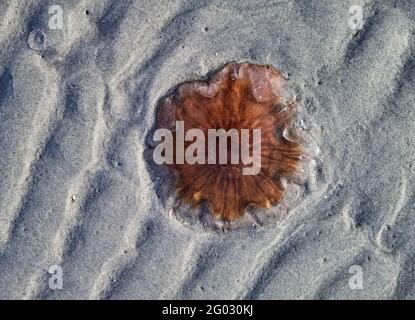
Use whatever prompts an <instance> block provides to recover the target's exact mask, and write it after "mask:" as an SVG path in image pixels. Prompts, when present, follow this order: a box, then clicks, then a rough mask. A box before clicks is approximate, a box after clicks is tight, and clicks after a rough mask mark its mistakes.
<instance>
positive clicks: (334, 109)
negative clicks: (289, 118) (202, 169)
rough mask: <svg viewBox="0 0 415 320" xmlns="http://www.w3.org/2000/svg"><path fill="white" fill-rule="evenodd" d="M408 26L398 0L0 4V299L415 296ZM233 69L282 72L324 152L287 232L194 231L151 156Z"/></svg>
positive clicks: (412, 18) (410, 7)
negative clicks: (181, 91) (166, 103)
mask: <svg viewBox="0 0 415 320" xmlns="http://www.w3.org/2000/svg"><path fill="white" fill-rule="evenodd" d="M352 5H357V6H360V8H361V9H362V13H363V23H362V28H361V29H360V30H356V29H353V28H352V27H351V25H350V21H349V20H350V16H351V13H350V11H349V10H350V7H351V6H352ZM60 16H61V17H62V21H60V20H59V18H60ZM60 22H61V23H60ZM414 32H415V4H414V3H413V2H411V1H404V0H402V1H386V0H385V1H369V0H367V1H363V0H353V1H342V0H336V1H329V0H327V1H322V0H318V1H317V0H316V1H309V0H297V1H268V0H263V1H262V0H257V1H248V0H244V1H236V0H235V1H219V0H218V1H216V0H214V1H202V0H194V1H192V0H191V1H184V0H168V1H132V0H125V1H115V0H106V1H98V0H93V1H91V0H88V1H72V0H66V1H33V0H32V1H23V0H22V1H12V0H2V1H1V2H0V299H413V298H415V287H414V277H415V273H414V260H415V251H414V249H413V248H414V247H415V233H414V228H415V216H414V212H415V206H414V203H415V201H414V200H415V198H414V197H415V194H414V192H415V181H414V170H415V169H414V165H413V163H414V150H415V138H414V137H415V60H414V59H415V58H414V57H415V56H414V53H415V51H414V50H415V48H414V43H415V42H414V36H415V33H414ZM231 61H238V62H244V61H249V62H255V63H263V64H272V65H273V66H275V67H276V68H278V69H279V70H282V71H283V72H285V73H286V75H287V77H288V78H289V80H288V85H289V87H290V89H291V90H292V91H293V92H295V93H296V94H297V95H298V97H299V98H300V101H301V103H300V104H301V108H302V109H303V110H304V114H305V115H306V116H305V118H304V127H305V128H306V130H308V131H309V132H310V134H313V136H314V139H315V142H316V144H317V145H318V148H319V150H320V151H319V153H318V155H317V156H316V158H315V159H314V168H313V170H312V172H311V174H310V181H309V183H308V185H307V192H306V193H305V194H304V196H302V198H301V199H300V200H301V201H299V203H298V204H297V205H296V206H295V207H294V208H293V209H292V210H291V211H290V212H289V215H288V216H287V217H286V218H285V219H284V220H283V221H280V222H275V223H272V224H270V225H267V226H261V225H258V226H255V227H252V228H236V229H232V230H224V231H217V230H209V229H200V228H198V227H197V226H192V225H189V224H184V223H182V222H181V221H180V220H177V219H175V218H174V216H172V215H171V213H170V208H169V207H168V205H166V203H167V202H168V201H169V200H168V197H169V196H168V195H167V194H166V191H165V190H166V185H167V178H163V177H159V176H157V174H155V173H154V172H152V169H153V168H152V167H151V166H149V165H148V162H147V161H146V157H145V152H146V150H147V149H148V144H149V142H148V139H149V132H151V130H152V128H153V126H154V121H155V115H156V111H157V107H158V105H159V102H160V101H161V99H162V98H163V97H165V96H166V95H167V94H168V93H169V92H170V91H171V90H172V88H175V87H176V86H177V85H179V84H180V83H182V82H184V81H189V80H197V79H204V78H205V77H206V75H207V74H209V73H210V72H212V70H217V69H218V68H220V67H222V66H223V65H224V64H226V63H228V62H231ZM270 210H271V211H272V210H273V209H270ZM51 266H55V267H52V268H51ZM54 268H55V269H54ZM56 268H58V270H60V271H61V276H62V288H56V287H53V284H54V282H53V283H52V286H51V284H50V282H51V281H50V280H51V277H52V276H53V275H52V274H51V273H53V270H57V269H56ZM50 272H51V273H50Z"/></svg>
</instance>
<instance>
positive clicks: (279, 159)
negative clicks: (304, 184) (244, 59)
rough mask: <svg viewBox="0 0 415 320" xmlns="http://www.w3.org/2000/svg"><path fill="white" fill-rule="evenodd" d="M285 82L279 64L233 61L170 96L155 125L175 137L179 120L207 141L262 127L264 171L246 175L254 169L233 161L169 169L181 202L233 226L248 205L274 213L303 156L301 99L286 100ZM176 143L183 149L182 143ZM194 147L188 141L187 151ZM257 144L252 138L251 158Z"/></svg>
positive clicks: (250, 141) (261, 154) (180, 165)
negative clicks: (298, 118) (202, 207)
mask: <svg viewBox="0 0 415 320" xmlns="http://www.w3.org/2000/svg"><path fill="white" fill-rule="evenodd" d="M285 83H286V81H285V79H284V77H283V75H282V73H281V72H280V71H278V70H276V69H275V68H273V67H272V66H269V65H256V64H252V63H230V64H228V65H226V66H225V67H223V68H222V69H221V70H219V71H218V72H216V73H215V74H213V75H212V76H211V77H210V78H209V79H208V80H207V81H194V82H188V83H184V84H182V85H180V86H179V87H178V89H177V90H176V92H175V93H173V94H172V95H170V96H168V97H167V98H166V99H164V101H163V102H162V103H161V106H160V109H159V111H158V113H157V119H156V127H157V128H165V129H169V130H172V132H173V133H172V134H173V136H174V137H176V134H177V132H175V128H176V127H175V123H176V122H177V121H183V124H184V130H185V132H187V131H188V130H190V129H192V128H197V129H200V130H202V131H203V132H204V133H205V137H208V129H217V130H218V129H225V130H226V131H228V130H230V129H237V130H238V132H239V133H240V132H241V130H242V129H249V130H250V131H249V132H252V131H253V129H260V130H261V141H260V145H261V148H260V157H261V159H260V163H261V167H260V170H259V172H258V173H257V174H254V175H246V174H243V168H245V167H247V166H249V165H248V164H244V163H243V162H240V163H237V164H233V163H231V162H230V161H229V158H230V156H229V157H228V159H227V161H228V162H227V163H224V164H223V163H222V164H218V163H215V164H208V161H205V163H202V164H200V163H195V164H189V163H182V164H178V163H179V162H178V161H173V163H172V164H167V166H168V167H169V168H170V169H171V170H173V171H174V172H175V173H176V175H177V181H176V191H177V195H178V196H179V197H180V198H181V199H183V200H184V201H185V202H187V203H189V204H190V205H192V206H197V205H199V204H200V203H201V202H206V203H207V204H208V207H209V212H210V213H211V214H212V215H213V217H214V218H215V219H216V220H223V221H227V222H232V221H234V220H237V219H239V218H241V217H242V216H243V215H244V213H245V210H246V208H247V207H248V206H253V207H261V208H270V207H271V206H272V205H274V204H277V203H279V202H280V201H281V199H282V198H283V196H284V194H285V191H286V183H285V182H286V181H287V180H290V178H291V177H292V176H294V175H295V174H296V173H297V172H298V170H299V167H300V161H301V159H302V157H303V155H304V152H303V148H302V147H301V146H300V143H299V139H297V138H296V135H295V132H294V131H293V130H292V123H293V120H294V118H295V114H296V110H295V109H296V108H295V107H296V102H295V99H293V98H287V97H285V89H284V85H285ZM173 141H174V147H173V149H174V150H176V148H177V146H176V142H175V141H176V139H174V140H173ZM191 143H192V141H185V142H184V146H185V148H186V147H188V146H189V145H190V144H191ZM203 143H204V145H205V146H207V144H208V143H207V141H204V142H203ZM254 144H255V143H254V142H253V141H252V139H250V140H249V146H248V150H249V152H250V154H251V153H252V152H253V146H254ZM240 147H241V146H240ZM228 151H229V147H228ZM173 154H174V160H176V159H177V158H176V153H175V152H174V153H173ZM206 157H207V156H206Z"/></svg>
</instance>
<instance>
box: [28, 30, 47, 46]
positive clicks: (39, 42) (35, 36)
mask: <svg viewBox="0 0 415 320" xmlns="http://www.w3.org/2000/svg"><path fill="white" fill-rule="evenodd" d="M27 44H28V45H29V47H30V49H33V50H35V51H42V50H44V49H45V47H46V35H45V33H44V32H43V31H42V30H38V29H36V30H33V31H32V32H30V34H29V37H28V38H27Z"/></svg>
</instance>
